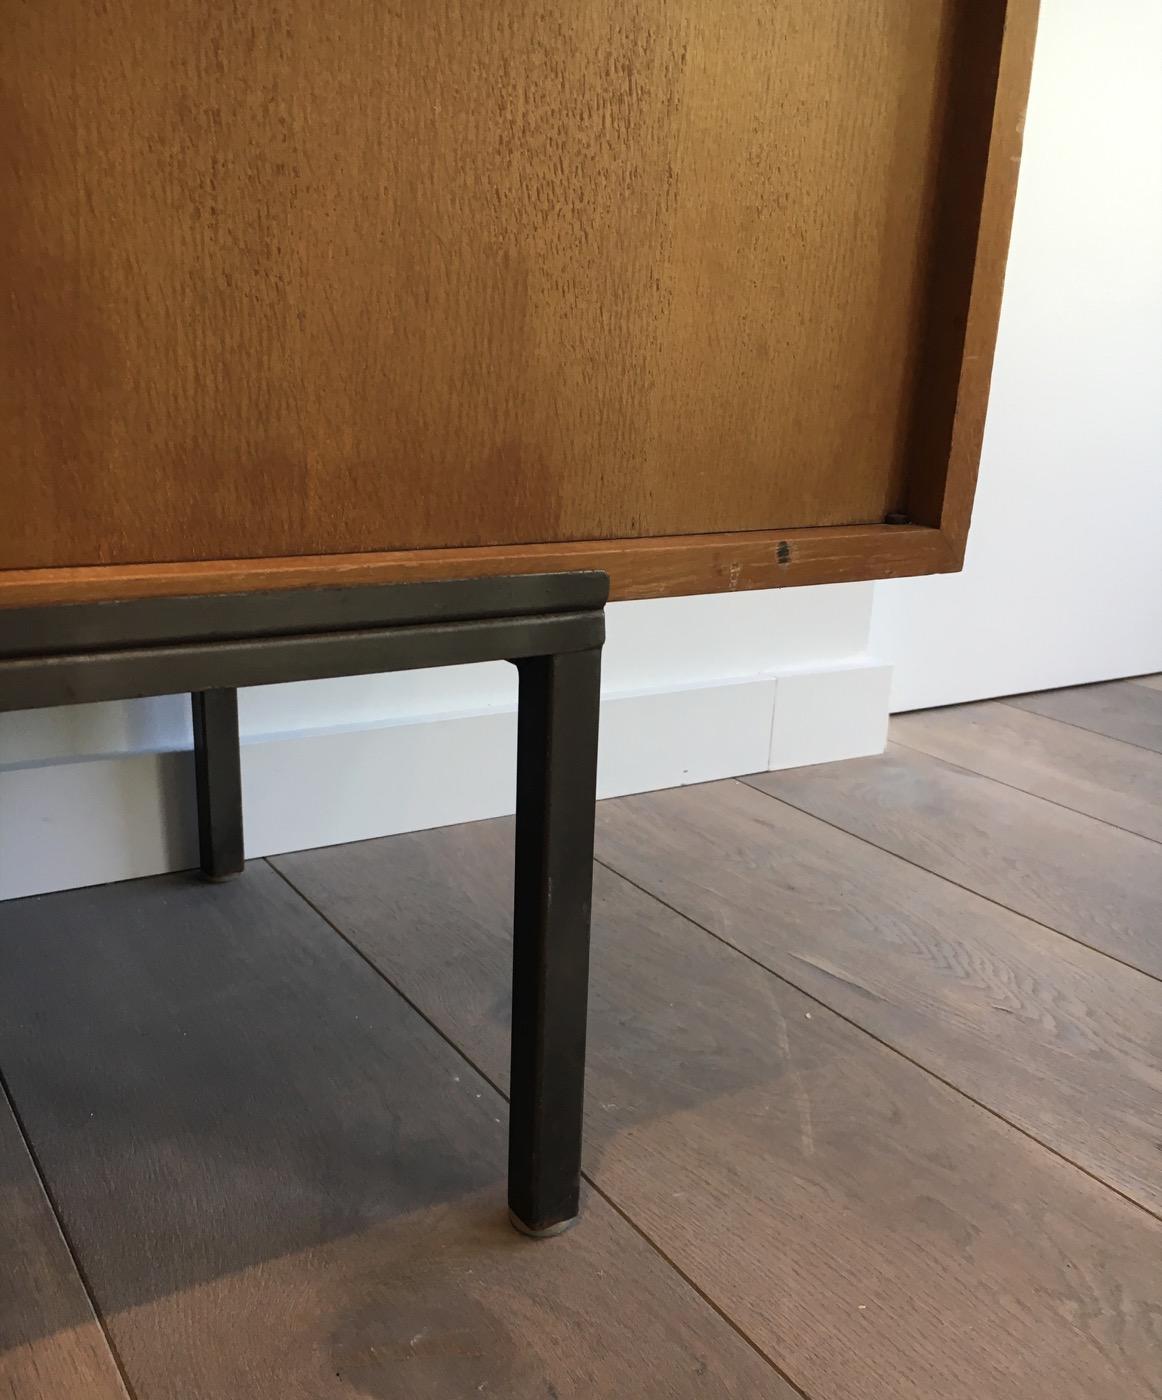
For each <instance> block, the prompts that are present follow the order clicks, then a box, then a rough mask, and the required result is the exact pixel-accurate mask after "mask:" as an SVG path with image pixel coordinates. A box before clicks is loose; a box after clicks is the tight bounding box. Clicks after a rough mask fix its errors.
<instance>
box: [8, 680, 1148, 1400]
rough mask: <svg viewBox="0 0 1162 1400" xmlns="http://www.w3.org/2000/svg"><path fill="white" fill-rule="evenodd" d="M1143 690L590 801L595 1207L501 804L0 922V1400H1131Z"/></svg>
mask: <svg viewBox="0 0 1162 1400" xmlns="http://www.w3.org/2000/svg"><path fill="white" fill-rule="evenodd" d="M1160 841H1162V685H1160V684H1159V682H1158V678H1153V679H1152V680H1151V679H1147V680H1144V681H1125V682H1117V683H1113V684H1109V685H1101V686H1092V687H1087V688H1081V689H1077V690H1071V691H1057V692H1053V693H1051V694H1045V695H1039V696H1027V697H1021V698H1019V699H1015V700H1011V701H1003V702H996V701H994V702H989V703H985V704H979V705H969V706H961V707H956V708H953V709H945V710H935V711H929V712H926V713H918V714H911V715H904V716H901V717H899V718H897V719H896V720H895V721H894V722H893V726H892V743H891V744H890V746H889V749H888V752H887V753H886V754H885V755H884V756H883V757H882V758H874V759H860V760H856V761H854V762H850V763H842V764H833V765H826V766H822V767H817V768H805V769H799V770H795V771H788V772H780V773H771V774H764V775H760V776H758V777H755V778H750V779H745V780H741V781H726V782H717V783H710V784H707V785H705V786H702V787H694V788H684V789H676V790H673V791H669V792H659V793H651V794H648V795H645V796H639V797H629V798H622V799H618V800H616V801H611V802H606V803H603V804H602V805H601V807H600V808H599V814H598V840H597V853H598V864H597V868H596V904H595V927H594V966H593V986H592V1008H591V1020H590V1026H591V1058H590V1071H589V1079H588V1108H587V1128H586V1131H587V1144H586V1180H587V1186H586V1204H585V1211H586V1213H585V1217H584V1219H583V1221H582V1223H581V1225H580V1226H579V1227H578V1228H577V1229H575V1230H574V1231H572V1232H571V1233H570V1234H567V1235H565V1236H562V1237H560V1238H558V1239H556V1240H553V1241H551V1242H545V1243H533V1242H530V1241H527V1240H525V1239H523V1238H521V1237H519V1236H517V1235H516V1234H514V1233H513V1232H512V1231H511V1230H510V1229H509V1227H508V1226H507V1223H506V1221H505V1213H504V1204H503V1203H504V1157H505V1119H506V1106H505V1099H504V1094H505V1089H506V1083H507V1067H506V1055H507V1020H508V1014H509V1003H508V982H509V978H508V962H509V955H510V953H509V929H508V923H509V900H510V893H509V878H510V877H509V868H510V859H511V842H512V828H511V824H510V823H509V822H508V821H497V822H483V823H479V824H475V825H471V826H462V827H455V828H448V829H444V830H440V831H430V832H424V833H418V834H412V835H404V836H398V837H393V838H389V839H386V840H382V841H370V842H365V843H362V844H358V845H352V846H340V847H332V848H330V849H326V850H319V851H310V852H306V853H302V854H299V855H292V856H283V857H278V858H276V859H273V860H270V861H255V862H252V863H251V865H250V867H249V869H248V871H247V874H246V877H245V878H244V879H243V880H241V881H238V882H236V883H234V884H231V885H223V886H209V885H204V884H200V883H198V882H196V881H195V880H194V879H193V878H192V877H189V876H171V877H163V878H159V879H154V880H144V881H137V882H133V883H128V884H122V885H114V886H105V887H101V888H96V889H89V890H79V891H73V892H69V893H63V894H56V895H47V896H43V897H40V898H35V899H28V900H22V901H16V902H12V903H10V904H7V905H4V906H2V907H0V1071H2V1073H3V1079H4V1093H5V1096H6V1097H4V1098H0V1250H2V1257H0V1265H2V1267H0V1397H4V1400H8V1397H13V1398H14V1400H90V1397H91V1398H92V1400H112V1397H120V1398H121V1400H126V1397H129V1400H248V1398H249V1397H256V1398H257V1400H332V1397H345V1398H346V1400H474V1398H475V1397H480V1396H483V1397H485V1400H488V1397H498V1398H499V1400H533V1397H537V1398H538V1400H541V1398H542V1397H555V1400H566V1397H578V1400H582V1398H584V1400H606V1397H610V1398H611V1400H623V1397H624V1400H638V1397H642V1398H643V1400H653V1398H654V1397H657V1400H662V1397H667V1400H668V1398H669V1397H690V1400H695V1397H708V1398H709V1400H712V1398H713V1397H718V1396H730V1397H739V1400H762V1398H763V1397H771V1398H772V1400H791V1397H794V1396H806V1397H810V1400H1143V1397H1148V1396H1155V1397H1157V1396H1159V1395H1162V1224H1160V1218H1162V845H1160V844H1159V842H1160Z"/></svg>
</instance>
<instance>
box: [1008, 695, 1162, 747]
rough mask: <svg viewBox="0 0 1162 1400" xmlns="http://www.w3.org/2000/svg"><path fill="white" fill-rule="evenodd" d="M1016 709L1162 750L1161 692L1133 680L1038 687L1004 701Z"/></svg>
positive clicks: (1128, 742) (1111, 737)
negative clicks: (1055, 687) (1061, 686)
mask: <svg viewBox="0 0 1162 1400" xmlns="http://www.w3.org/2000/svg"><path fill="white" fill-rule="evenodd" d="M1004 704H1006V705H1012V706H1015V707H1016V708H1017V709H1021V710H1029V711H1031V712H1032V713H1033V714H1037V715H1046V716H1048V717H1049V718H1050V719H1056V720H1061V721H1062V722H1064V723H1065V724H1074V725H1077V727H1078V728H1079V729H1090V730H1092V731H1093V732H1094V733H1095V734H1105V735H1106V736H1107V737H1108V738H1110V739H1121V740H1123V741H1124V742H1125V743H1127V744H1137V745H1139V746H1140V747H1141V748H1144V749H1153V751H1154V752H1155V753H1162V695H1159V694H1158V693H1157V692H1156V691H1153V690H1152V689H1151V688H1150V686H1148V685H1146V686H1143V685H1138V684H1137V683H1136V682H1134V681H1106V682H1105V683H1103V684H1101V685H1075V686H1068V687H1066V688H1065V689H1064V690H1041V691H1037V692H1035V693H1034V694H1032V695H1014V696H1011V697H1009V698H1008V699H1006V700H1005V701H1004Z"/></svg>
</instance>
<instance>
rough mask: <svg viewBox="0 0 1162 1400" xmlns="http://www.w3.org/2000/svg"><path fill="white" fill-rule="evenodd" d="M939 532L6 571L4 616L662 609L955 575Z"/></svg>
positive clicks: (867, 530)
mask: <svg viewBox="0 0 1162 1400" xmlns="http://www.w3.org/2000/svg"><path fill="white" fill-rule="evenodd" d="M954 562H955V561H954V559H953V556H952V552H951V550H950V549H949V547H948V544H947V542H946V541H945V539H944V537H943V536H942V535H941V533H940V531H939V530H928V529H922V528H914V527H912V526H909V525H892V526H883V525H880V526H837V527H836V528H835V529H830V530H786V531H780V532H778V533H772V532H769V531H752V532H748V533H747V534H741V535H682V536H670V537H667V538H665V539H656V540H638V541H613V542H610V543H603V542H601V541H596V540H594V541H588V542H583V543H578V544H560V545H522V546H519V547H513V548H485V549H428V550H414V551H411V552H409V553H405V554H339V555H321V554H318V555H314V556H312V557H310V558H291V559H255V560H245V559H226V560H213V561H208V562H203V563H190V564H149V565H123V566H119V567H108V566H106V567H98V568H91V569H89V568H78V569H9V570H0V607H5V606H9V607H17V606H23V605H28V606H31V605H35V604H40V603H68V602H86V601H95V600H98V599H108V598H146V597H165V596H169V597H173V596H175V595H181V594H188V593H240V592H245V591H246V590H248V589H271V588H306V587H314V586H320V585H331V586H334V587H342V586H351V585H354V584H359V583H408V582H416V581H419V580H424V579H454V578H481V577H494V576H495V575H497V574H527V573H546V572H553V571H554V570H562V569H565V570H567V569H600V570H602V571H603V572H605V573H608V574H609V577H610V596H611V597H612V598H614V599H623V598H662V597H675V596H679V595H682V594H690V593H720V592H734V591H736V590H741V589H748V588H780V587H785V586H786V587H799V586H801V585H803V584H811V583H851V582H854V581H856V580H858V579H871V578H902V577H904V576H905V575H908V574H927V573H935V572H939V571H941V570H945V569H951V568H953V567H954Z"/></svg>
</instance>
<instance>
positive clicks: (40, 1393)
mask: <svg viewBox="0 0 1162 1400" xmlns="http://www.w3.org/2000/svg"><path fill="white" fill-rule="evenodd" d="M0 1240H2V1241H3V1264H2V1266H0V1395H3V1396H4V1400H64V1397H66V1396H67V1397H77V1400H82V1398H83V1400H128V1397H127V1396H126V1392H125V1387H124V1386H123V1385H122V1383H121V1376H120V1373H119V1372H118V1370H117V1365H116V1363H115V1361H114V1360H113V1355H112V1353H111V1352H110V1350H109V1346H108V1343H107V1342H106V1341H105V1337H104V1334H103V1333H102V1331H101V1329H100V1327H99V1326H98V1325H97V1320H96V1318H95V1317H94V1316H93V1309H92V1307H91V1306H90V1304H89V1299H88V1296H87V1295H86V1293H85V1288H84V1284H83V1283H82V1282H81V1280H80V1278H79V1277H78V1275H77V1271H76V1268H75V1267H74V1265H73V1261H72V1258H71V1256H70V1255H69V1252H68V1249H67V1247H66V1245H65V1242H64V1239H63V1238H62V1237H61V1232H60V1227H59V1226H58V1225H57V1222H56V1218H55V1217H54V1215H53V1213H52V1207H51V1206H50V1205H49V1203H48V1201H47V1200H46V1199H45V1194H44V1191H43V1189H42V1187H41V1184H40V1178H39V1177H38V1176H37V1174H36V1168H35V1167H34V1166H33V1164H32V1160H31V1159H30V1157H29V1155H28V1150H27V1148H26V1147H25V1145H24V1140H23V1138H22V1137H21V1135H20V1129H19V1128H18V1126H17V1124H16V1120H15V1119H14V1118H13V1116H12V1110H11V1108H10V1107H9V1104H8V1100H7V1098H6V1097H5V1096H4V1093H3V1091H2V1090H0Z"/></svg>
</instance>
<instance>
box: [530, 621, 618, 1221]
mask: <svg viewBox="0 0 1162 1400" xmlns="http://www.w3.org/2000/svg"><path fill="white" fill-rule="evenodd" d="M518 669H519V672H520V714H519V721H518V729H517V767H516V885H515V898H514V902H513V911H514V914H513V972H512V1074H511V1079H510V1090H509V1092H510V1094H511V1096H512V1132H511V1135H510V1137H509V1167H508V1198H509V1207H510V1209H511V1210H512V1212H513V1214H514V1215H516V1216H517V1217H518V1219H519V1220H520V1221H521V1222H522V1223H523V1225H524V1226H525V1228H526V1229H527V1231H528V1232H529V1233H535V1234H542V1233H545V1232H547V1231H550V1230H552V1229H554V1228H555V1227H556V1226H558V1225H560V1224H561V1223H562V1222H563V1221H567V1220H571V1219H572V1218H573V1217H574V1216H576V1214H577V1211H578V1208H579V1201H580V1196H579V1192H580V1185H581V1118H582V1111H583V1107H584V1105H583V1097H584V1080H585V1018H586V1004H587V998H586V989H587V987H588V985H589V924H590V908H591V904H592V891H593V814H594V804H595V802H596V787H597V730H598V711H599V708H600V703H601V651H600V649H599V648H593V649H592V650H589V651H575V652H569V653H567V654H565V655H560V656H539V657H535V658H530V659H528V660H525V661H522V662H520V663H519V667H518Z"/></svg>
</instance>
